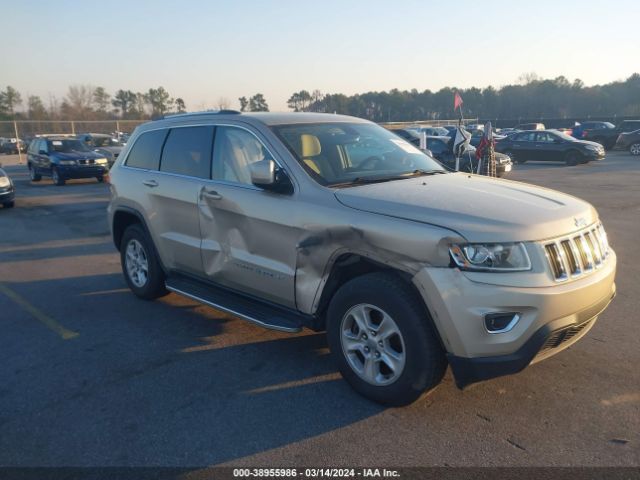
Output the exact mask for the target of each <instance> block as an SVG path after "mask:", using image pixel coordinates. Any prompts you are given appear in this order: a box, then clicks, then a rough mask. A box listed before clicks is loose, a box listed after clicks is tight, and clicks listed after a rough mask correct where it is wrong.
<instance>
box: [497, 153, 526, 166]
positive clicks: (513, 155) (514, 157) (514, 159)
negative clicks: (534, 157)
mask: <svg viewBox="0 0 640 480" xmlns="http://www.w3.org/2000/svg"><path fill="white" fill-rule="evenodd" d="M503 153H504V154H505V155H506V156H507V157H509V158H510V159H511V162H513V163H518V164H523V163H526V162H527V161H526V160H523V159H522V158H518V157H519V156H517V155H516V152H514V151H513V150H506V151H505V152H503Z"/></svg>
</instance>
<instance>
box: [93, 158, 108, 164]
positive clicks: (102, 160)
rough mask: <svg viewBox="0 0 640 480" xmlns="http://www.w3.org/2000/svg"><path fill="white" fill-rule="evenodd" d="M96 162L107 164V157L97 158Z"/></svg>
mask: <svg viewBox="0 0 640 480" xmlns="http://www.w3.org/2000/svg"><path fill="white" fill-rule="evenodd" d="M96 163H97V164H98V165H105V164H106V163H107V159H106V158H96Z"/></svg>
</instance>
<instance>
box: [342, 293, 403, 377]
mask: <svg viewBox="0 0 640 480" xmlns="http://www.w3.org/2000/svg"><path fill="white" fill-rule="evenodd" d="M340 342H341V344H342V352H343V354H344V356H345V358H346V359H347V363H348V364H349V366H350V367H351V369H352V370H353V371H354V372H355V373H356V374H357V375H358V376H359V377H360V378H362V379H363V380H365V381H366V382H367V383H370V384H371V385H375V386H384V385H389V384H391V383H393V382H395V381H396V380H397V379H398V378H399V377H400V375H401V374H402V372H403V370H404V366H405V363H406V349H405V342H404V339H403V338H402V333H401V332H400V328H399V327H398V325H397V324H396V322H395V321H394V320H393V318H391V316H389V315H388V314H387V313H386V312H385V311H383V310H382V309H380V308H378V307H376V306H375V305H370V304H359V305H356V306H354V307H352V308H350V309H349V310H348V311H347V313H346V314H345V315H344V317H343V318H342V321H341V324H340Z"/></svg>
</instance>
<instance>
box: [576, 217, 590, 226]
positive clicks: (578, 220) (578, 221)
mask: <svg viewBox="0 0 640 480" xmlns="http://www.w3.org/2000/svg"><path fill="white" fill-rule="evenodd" d="M573 222H574V223H575V224H576V227H586V226H587V221H586V220H585V219H584V218H583V217H580V218H574V219H573Z"/></svg>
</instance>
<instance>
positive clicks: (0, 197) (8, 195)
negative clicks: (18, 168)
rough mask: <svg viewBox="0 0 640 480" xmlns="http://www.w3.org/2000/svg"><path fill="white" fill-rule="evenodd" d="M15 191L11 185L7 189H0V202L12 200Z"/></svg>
mask: <svg viewBox="0 0 640 480" xmlns="http://www.w3.org/2000/svg"><path fill="white" fill-rule="evenodd" d="M15 196H16V191H15V189H14V188H13V187H11V188H9V189H0V203H7V202H13V200H14V198H15Z"/></svg>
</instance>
